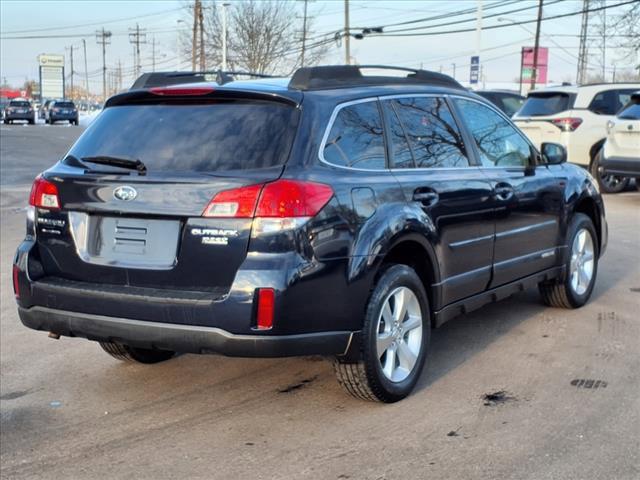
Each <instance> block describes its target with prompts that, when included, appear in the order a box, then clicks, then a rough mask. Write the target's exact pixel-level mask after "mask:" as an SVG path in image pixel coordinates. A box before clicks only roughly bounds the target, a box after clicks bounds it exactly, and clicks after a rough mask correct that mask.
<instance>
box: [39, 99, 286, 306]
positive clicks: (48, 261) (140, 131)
mask: <svg viewBox="0 0 640 480" xmlns="http://www.w3.org/2000/svg"><path fill="white" fill-rule="evenodd" d="M298 115H299V113H298V108H297V106H296V104H295V102H294V101H292V100H290V99H283V98H278V97H276V96H273V95H270V96H266V95H257V94H247V95H243V94H242V93H241V92H225V91H214V90H212V89H211V88H208V89H203V88H200V89H195V88H194V89H185V88H181V89H157V90H156V92H148V91H145V92H132V93H128V94H124V95H122V96H119V97H116V98H115V99H112V101H110V102H109V103H108V104H107V107H106V108H105V110H104V111H103V112H102V113H101V114H100V115H99V117H98V118H97V119H96V120H95V121H94V122H93V123H92V125H91V126H90V127H89V128H88V129H87V130H86V131H85V133H84V134H83V135H82V136H81V137H80V139H79V140H78V141H77V143H76V144H75V145H74V146H73V147H72V148H71V150H70V151H69V153H68V154H67V156H66V157H65V159H64V160H62V161H61V162H60V163H59V164H57V165H56V166H55V167H54V168H52V169H51V170H49V171H47V172H45V174H44V176H43V177H42V178H40V179H39V180H37V181H36V183H35V184H34V187H33V191H32V199H31V203H32V205H36V207H44V208H36V212H37V215H36V218H35V228H36V232H37V235H36V238H37V244H38V251H39V254H40V260H41V263H42V267H43V270H44V272H43V276H48V277H57V278H61V279H64V280H67V281H72V282H90V283H101V284H111V285H120V286H133V287H153V288H164V289H168V290H189V291H213V292H217V293H222V294H223V293H225V292H227V291H228V289H229V287H230V286H231V284H232V282H233V279H234V277H235V274H236V272H237V270H238V268H239V266H240V265H241V263H242V262H243V261H244V259H245V257H246V255H247V249H248V243H249V238H250V233H251V225H252V220H251V218H224V212H223V216H222V217H220V216H219V215H216V216H215V217H213V216H212V215H211V213H212V212H211V209H210V208H209V205H210V202H211V201H212V199H214V198H216V196H217V195H218V194H220V193H221V192H225V191H228V190H232V189H237V188H240V187H246V186H252V185H258V187H256V188H258V189H259V188H261V186H262V185H263V184H265V183H266V182H270V181H273V180H275V179H277V178H279V177H280V175H281V174H282V170H283V167H284V164H285V163H286V161H287V159H288V155H289V152H290V149H291V145H292V142H293V138H294V136H295V132H296V128H297V121H298ZM136 165H137V167H136ZM141 165H143V167H141ZM47 192H49V194H47ZM47 195H49V196H47ZM223 196H224V194H223ZM51 207H53V208H51ZM222 208H224V204H223V207H222Z"/></svg>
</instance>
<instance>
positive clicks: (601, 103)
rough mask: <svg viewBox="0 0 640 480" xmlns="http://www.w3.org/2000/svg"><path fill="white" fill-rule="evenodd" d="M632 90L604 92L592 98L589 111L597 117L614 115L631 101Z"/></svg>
mask: <svg viewBox="0 0 640 480" xmlns="http://www.w3.org/2000/svg"><path fill="white" fill-rule="evenodd" d="M634 92H635V90H633V89H625V90H605V91H604V92H600V93H598V94H596V96H595V97H593V100H591V103H590V104H589V110H591V111H592V112H593V113H595V114H597V115H615V114H616V113H617V112H618V111H619V110H620V109H621V108H622V107H624V106H625V105H626V104H627V102H629V100H630V99H631V94H632V93H634Z"/></svg>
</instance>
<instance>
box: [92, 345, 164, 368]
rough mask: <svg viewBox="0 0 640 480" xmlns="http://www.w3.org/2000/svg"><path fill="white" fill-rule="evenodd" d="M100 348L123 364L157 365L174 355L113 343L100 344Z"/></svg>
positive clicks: (162, 351)
mask: <svg viewBox="0 0 640 480" xmlns="http://www.w3.org/2000/svg"><path fill="white" fill-rule="evenodd" d="M100 346H101V347H102V349H103V350H104V351H105V352H107V353H108V354H109V355H111V356H112V357H113V358H116V359H118V360H122V361H123V362H135V363H159V362H164V361H165V360H169V359H170V358H172V357H173V356H174V355H175V352H172V351H170V350H152V349H148V348H136V347H131V346H129V345H123V344H121V343H113V342H100Z"/></svg>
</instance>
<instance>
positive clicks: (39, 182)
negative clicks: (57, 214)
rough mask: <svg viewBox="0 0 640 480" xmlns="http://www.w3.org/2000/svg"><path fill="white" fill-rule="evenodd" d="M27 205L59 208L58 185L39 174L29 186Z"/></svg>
mask: <svg viewBox="0 0 640 480" xmlns="http://www.w3.org/2000/svg"><path fill="white" fill-rule="evenodd" d="M29 205H32V206H34V207H38V208H48V209H52V210H57V209H59V208H60V197H59V196H58V187H56V185H55V184H54V183H51V182H50V181H48V180H45V179H44V178H42V176H40V175H39V176H38V177H36V179H35V181H34V182H33V185H32V186H31V194H30V195H29Z"/></svg>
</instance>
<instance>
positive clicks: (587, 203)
mask: <svg viewBox="0 0 640 480" xmlns="http://www.w3.org/2000/svg"><path fill="white" fill-rule="evenodd" d="M576 213H582V214H584V215H586V216H587V217H589V218H590V219H591V221H592V222H593V226H594V228H595V230H596V236H597V239H596V240H597V242H598V252H600V251H601V248H602V224H601V223H602V221H601V215H600V207H599V206H598V204H597V203H596V201H595V200H594V199H593V198H592V197H589V196H585V197H582V198H581V199H580V200H579V201H578V202H576V205H575V207H574V209H573V214H574V215H575V214H576Z"/></svg>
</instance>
